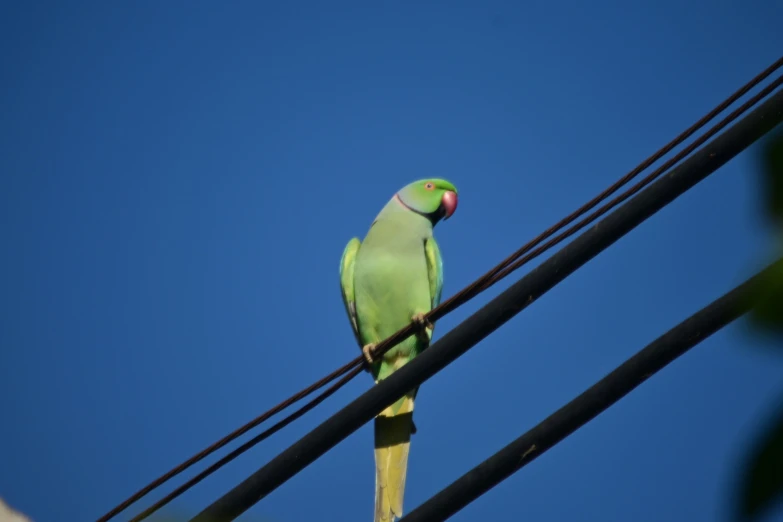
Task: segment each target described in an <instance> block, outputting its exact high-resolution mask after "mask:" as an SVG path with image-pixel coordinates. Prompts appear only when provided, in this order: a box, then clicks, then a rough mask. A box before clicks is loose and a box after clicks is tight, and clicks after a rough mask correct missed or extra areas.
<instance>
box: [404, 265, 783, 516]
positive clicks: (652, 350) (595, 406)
mask: <svg viewBox="0 0 783 522" xmlns="http://www.w3.org/2000/svg"><path fill="white" fill-rule="evenodd" d="M781 268H783V259H781V260H778V261H777V262H776V263H774V264H773V265H771V266H769V267H767V268H766V269H765V270H764V271H762V272H761V273H759V274H756V275H755V276H754V277H752V278H750V279H749V280H747V281H745V282H744V283H743V284H741V285H740V286H738V287H737V288H735V289H734V290H732V291H731V292H729V293H727V294H725V295H724V296H723V297H721V298H720V299H718V300H716V301H713V302H712V303H711V304H709V305H708V306H706V307H705V308H702V309H701V310H699V311H698V312H696V313H695V314H693V315H692V316H690V317H689V318H688V319H686V320H685V321H683V322H681V323H680V324H678V325H677V326H675V327H674V328H672V329H671V330H669V331H668V332H666V333H665V334H664V335H662V336H660V337H658V338H657V339H656V340H655V341H653V342H652V343H650V344H649V345H647V346H646V347H645V348H644V349H642V350H641V351H639V352H637V353H636V355H634V356H633V357H631V358H630V359H628V360H627V361H625V362H624V363H623V364H621V365H620V366H618V367H617V368H615V370H614V371H612V372H611V373H610V374H608V375H607V376H606V377H604V378H603V379H601V380H600V381H598V382H597V383H595V384H594V385H593V386H591V387H590V388H588V389H587V390H586V391H584V392H583V393H582V394H581V395H579V396H578V397H577V398H575V399H574V400H572V401H571V402H569V403H568V404H566V405H565V406H563V407H562V408H560V409H559V410H557V411H556V412H555V413H553V414H552V415H550V416H549V417H547V418H546V419H544V421H543V422H541V423H540V424H538V425H537V426H536V427H534V428H533V429H531V430H530V431H528V432H527V433H525V434H523V435H522V436H520V437H519V438H518V439H516V440H515V441H514V442H512V443H511V444H509V445H508V446H506V447H505V448H503V449H502V450H500V451H498V452H497V453H495V454H494V455H492V456H491V457H490V458H488V459H487V460H485V461H484V462H482V463H481V464H479V465H478V466H476V467H475V468H473V469H472V470H470V471H468V472H467V473H465V474H464V475H462V476H461V477H460V478H458V479H457V480H455V481H454V482H452V483H451V484H450V485H449V486H447V487H446V488H444V489H443V490H441V491H440V492H439V493H437V494H436V495H434V496H432V497H431V498H430V499H429V500H427V501H426V502H424V503H423V504H422V505H420V506H419V507H417V508H416V509H414V510H413V511H411V512H410V513H409V514H408V515H406V516H404V517H402V518H401V519H400V521H399V522H425V521H426V522H439V521H441V520H446V519H447V518H449V517H450V516H452V515H454V514H455V513H456V512H457V511H459V510H460V509H462V508H464V507H465V506H467V505H468V504H470V503H471V502H473V501H474V500H476V499H477V498H478V497H480V496H481V495H483V494H484V493H486V492H487V491H489V490H490V489H492V488H493V487H495V486H497V485H498V484H499V483H500V482H502V481H503V480H505V479H507V478H508V477H510V476H511V475H512V474H514V473H515V472H517V471H519V470H520V469H521V468H522V467H524V466H526V465H527V464H529V463H531V462H532V461H533V460H535V459H536V458H537V457H539V456H540V455H541V454H542V453H544V452H545V451H546V450H548V449H550V448H551V447H552V446H554V445H555V444H557V443H558V442H560V441H561V440H563V439H565V438H566V437H568V436H569V435H571V434H572V433H573V432H575V431H576V430H577V429H579V428H581V427H582V426H584V425H585V424H587V423H588V422H589V421H591V420H592V419H594V418H595V417H597V416H598V415H599V414H600V413H601V412H603V411H604V410H606V409H608V408H609V407H610V406H612V405H613V404H614V403H616V402H617V401H619V400H620V399H622V398H623V397H625V396H626V395H627V394H628V393H630V392H631V391H632V390H633V389H634V388H636V387H637V386H639V385H640V384H642V383H643V382H644V381H646V380H647V379H649V378H650V377H652V376H653V375H654V374H655V373H657V372H658V371H660V370H661V369H663V368H664V367H665V366H666V365H668V364H669V363H671V362H673V361H674V360H675V359H677V358H678V357H679V356H681V355H682V354H684V353H685V352H687V351H688V350H690V349H691V348H693V347H694V346H696V345H697V344H698V343H700V342H701V341H703V340H704V339H706V338H707V337H709V336H710V335H712V334H714V333H715V332H717V331H718V330H720V329H721V328H723V327H724V326H726V325H728V324H729V323H731V322H732V321H734V320H735V319H737V318H739V317H740V316H741V315H743V314H744V313H746V312H747V311H748V310H749V309H750V306H751V305H752V303H753V298H752V296H753V292H754V289H755V288H758V285H759V284H760V283H761V282H763V281H764V280H765V277H767V276H768V275H769V274H770V273H772V272H774V271H779V270H780V269H781Z"/></svg>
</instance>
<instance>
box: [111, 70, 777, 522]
mask: <svg viewBox="0 0 783 522" xmlns="http://www.w3.org/2000/svg"><path fill="white" fill-rule="evenodd" d="M781 66H783V57H781V58H779V59H778V60H777V61H775V63H773V64H772V65H770V66H769V67H767V69H765V70H764V71H762V72H761V73H759V74H758V75H757V76H756V77H755V78H753V79H752V80H751V81H750V82H748V83H747V84H745V85H744V86H743V87H741V88H740V89H739V90H737V91H736V92H735V93H734V94H732V95H731V96H730V97H729V98H727V99H726V100H724V101H723V102H722V103H721V104H720V105H718V106H717V107H715V108H714V109H713V110H712V111H710V112H709V113H708V114H706V115H705V116H704V117H702V118H701V119H700V120H699V121H697V122H696V123H694V124H693V125H691V127H689V128H688V129H686V130H685V131H684V132H682V133H681V134H680V135H679V136H677V137H676V138H675V139H674V140H672V141H671V142H669V143H668V144H667V145H665V146H664V147H662V148H661V149H660V150H658V151H657V152H656V153H655V154H653V155H652V156H650V157H649V158H647V159H646V160H644V161H643V162H642V163H641V164H639V165H638V166H637V167H636V168H635V169H633V170H632V171H630V172H629V173H627V174H626V175H625V176H623V177H622V178H620V179H619V180H618V181H616V182H615V183H613V184H612V185H611V186H610V187H608V188H607V189H606V190H604V191H603V192H601V193H600V194H599V195H598V196H596V197H595V198H593V199H592V200H590V201H589V202H588V203H586V204H585V205H583V206H582V207H580V208H579V209H577V210H576V211H574V212H573V213H571V214H570V215H568V216H566V217H565V218H563V219H562V220H560V221H559V222H558V223H556V224H555V225H554V226H552V227H550V228H549V229H547V230H545V231H544V232H543V233H541V234H540V235H539V236H537V237H536V238H534V239H533V240H532V241H529V242H528V243H527V244H525V245H524V246H523V247H522V248H520V249H519V250H517V251H516V252H514V253H513V254H511V255H510V256H508V257H507V258H506V259H504V260H503V261H501V262H500V263H499V264H498V265H496V266H495V267H494V268H492V269H491V270H490V271H488V272H487V273H485V274H484V275H483V276H481V277H480V278H478V279H477V280H476V281H474V282H473V283H471V284H470V285H468V286H467V287H465V288H463V289H462V290H461V291H459V292H457V293H456V294H454V295H453V296H452V297H450V298H449V299H447V300H446V301H443V302H442V303H441V304H440V305H439V306H436V307H435V308H433V309H432V310H430V312H429V313H427V314H425V316H426V317H427V319H429V320H430V321H433V322H434V321H435V320H437V319H439V318H441V317H443V316H445V315H446V314H448V313H449V312H451V311H453V310H454V309H456V308H458V307H459V306H461V305H462V304H464V303H466V302H467V301H469V300H470V299H472V298H473V297H475V296H476V295H478V294H479V293H480V292H483V291H484V290H486V289H487V288H489V287H490V286H492V285H494V284H495V283H497V282H498V281H500V280H501V279H503V278H505V277H507V276H508V275H509V274H510V273H511V272H513V271H515V270H517V269H518V268H519V267H521V266H522V265H524V264H525V263H527V262H529V261H530V260H532V259H534V258H535V257H537V256H539V255H540V254H542V253H543V252H545V251H546V250H548V249H549V248H551V247H552V246H554V245H556V244H558V243H560V242H561V241H562V240H563V239H565V238H567V237H569V236H571V235H573V234H574V233H575V232H577V231H578V230H580V229H581V228H583V227H584V226H586V225H587V224H589V223H591V222H592V221H594V220H595V219H597V218H598V217H599V216H601V215H603V214H604V213H606V212H607V211H608V210H611V208H613V207H614V206H616V205H617V204H619V203H621V202H622V201H624V200H625V199H627V198H628V197H630V196H631V195H633V194H634V193H636V192H637V191H638V190H640V189H641V188H642V187H643V186H645V185H646V184H649V183H650V182H651V181H652V180H653V179H655V178H657V177H658V176H659V175H660V173H662V172H663V170H664V168H663V167H662V168H659V169H658V170H656V173H657V174H656V173H654V177H653V175H651V176H648V177H647V178H645V180H643V182H642V183H640V184H637V185H636V186H634V188H633V189H631V190H632V192H628V193H625V194H623V195H621V196H619V197H618V198H615V199H614V200H612V202H610V204H608V205H606V206H604V207H602V208H601V209H599V211H598V212H597V213H596V214H595V215H592V216H591V217H588V218H587V220H585V221H583V222H580V223H578V224H577V225H576V226H575V227H573V228H572V229H569V230H568V231H566V232H565V233H564V234H561V235H560V236H557V237H556V238H554V239H553V240H552V241H549V242H548V243H546V244H545V245H543V247H540V248H538V249H536V250H535V251H533V252H531V253H530V255H528V256H526V257H525V258H522V259H520V257H521V256H523V255H524V254H526V253H527V252H530V251H531V250H532V249H533V248H535V247H536V246H537V245H539V244H540V243H541V242H542V241H544V240H545V239H547V238H548V237H550V236H551V235H553V234H554V233H555V232H557V231H558V230H560V229H562V228H564V227H565V226H567V225H569V224H570V223H572V222H573V221H574V220H576V219H577V218H578V217H580V216H582V215H584V214H585V213H586V212H588V211H590V210H591V209H593V208H594V207H595V206H596V205H598V204H599V203H600V202H601V201H603V200H605V199H606V198H607V197H609V196H610V195H612V194H613V193H615V192H617V190H619V189H620V188H621V187H622V186H624V185H625V184H627V183H628V182H629V181H630V180H632V179H633V178H634V177H636V176H637V175H638V174H639V173H641V172H642V171H643V170H644V169H646V168H647V167H649V166H650V165H652V164H653V163H654V162H655V161H657V160H658V159H660V158H661V157H662V156H664V155H665V154H666V153H668V152H669V151H671V150H672V149H673V148H674V147H676V146H677V145H679V144H680V143H682V142H683V141H685V140H686V139H688V138H689V137H690V136H691V135H693V133H695V132H696V131H698V130H699V129H700V128H702V127H703V126H704V125H706V124H707V123H708V122H709V121H710V120H712V119H713V118H715V116H717V115H718V114H720V113H721V112H723V111H724V110H725V109H726V108H727V107H728V106H730V105H731V104H732V103H734V102H735V101H737V99H739V98H740V97H741V96H743V95H744V94H745V93H747V92H748V91H749V90H750V89H752V88H753V87H755V86H756V85H757V84H758V83H760V82H762V81H763V80H764V79H766V78H767V77H768V76H769V75H770V74H772V73H773V72H775V70H777V69H778V68H780V67H781ZM777 81H778V82H779V81H780V78H779V79H778V80H777ZM769 89H770V87H767V88H766V89H765V91H768V90H769ZM770 92H771V91H770ZM759 96H760V95H756V97H754V99H756V102H757V101H758V100H759V99H760V97H759ZM756 102H753V103H746V104H745V105H743V107H745V109H744V110H747V108H749V107H750V106H751V105H753V104H754V103H756ZM746 106H747V107H746ZM738 110H739V109H738ZM735 112H737V111H735ZM732 114H734V113H732ZM734 117H735V118H736V116H734ZM727 123H728V122H725V123H723V126H725V125H726V124H727ZM719 125H720V124H719ZM715 132H717V130H715ZM713 134H714V132H713ZM704 141H706V138H704V139H703V140H702V141H701V142H700V143H703V142H704ZM696 146H697V145H691V146H690V147H689V150H691V151H692V150H693V149H694V148H695V147H696ZM686 150H688V149H686ZM682 157H684V155H683V153H682V152H681V153H680V154H678V156H677V158H679V159H681V158H682ZM679 159H677V160H674V161H672V160H670V161H669V162H667V164H666V165H668V166H671V165H673V164H674V163H676V161H679ZM666 168H668V167H666ZM645 181H646V182H645ZM414 329H415V326H414V324H413V323H410V324H408V325H407V326H405V327H404V328H402V329H400V330H399V331H397V332H396V333H395V334H393V335H391V336H390V337H388V338H386V339H384V340H383V341H381V342H380V343H378V344H377V345H376V347H375V351H374V354H373V355H374V357H376V358H377V357H379V356H381V355H383V354H384V353H386V352H387V351H388V350H390V349H391V348H392V347H394V346H395V345H396V344H398V343H400V342H401V341H402V340H404V339H405V338H407V337H408V336H409V335H411V334H412V333H414ZM363 364H364V357H363V356H361V355H359V356H357V357H356V358H355V359H353V360H352V361H350V362H349V363H347V364H346V365H344V366H342V367H341V368H339V369H338V370H336V371H334V372H332V373H331V374H329V375H327V376H326V377H324V378H323V379H321V380H319V381H318V382H316V383H315V384H313V385H311V386H309V387H307V388H305V389H304V390H302V391H300V392H298V393H296V394H295V395H293V396H292V397H290V398H289V399H287V400H285V401H283V402H282V403H280V404H278V405H277V406H275V407H274V408H272V409H270V410H269V411H267V412H265V413H264V414H262V415H260V416H258V417H256V418H255V419H253V420H252V421H250V422H249V423H247V424H245V425H244V426H242V427H241V428H239V429H237V430H235V431H234V432H232V433H230V434H229V435H226V436H225V437H223V438H222V439H221V440H219V441H218V442H216V443H214V444H212V445H211V446H209V447H208V448H206V449H204V450H203V451H201V452H199V453H198V454H197V455H194V456H193V457H191V458H190V459H188V460H187V461H185V462H183V463H182V464H180V465H179V466H177V467H176V468H174V469H172V470H171V471H169V472H167V473H165V474H164V475H162V476H160V477H159V478H158V479H156V480H154V481H153V482H151V483H150V484H148V485H147V486H145V487H144V488H142V489H141V490H139V491H138V492H136V493H135V494H134V495H132V496H131V497H130V498H128V499H127V500H125V501H124V502H122V503H121V504H119V505H118V506H117V507H115V508H114V509H112V510H111V511H109V512H108V513H107V514H106V515H104V516H103V517H101V518H99V519H98V522H106V521H107V520H109V519H110V518H112V517H113V516H115V515H117V514H118V513H119V512H121V511H123V510H124V509H126V508H127V507H128V506H129V505H131V504H132V503H134V502H136V501H137V500H139V499H140V498H142V497H143V496H144V495H146V494H147V493H149V492H150V491H152V490H153V489H155V488H157V487H158V486H160V485H161V484H163V483H164V482H166V481H167V480H169V479H171V478H172V477H174V476H175V475H178V474H179V473H181V472H182V471H184V470H185V469H187V468H189V467H190V466H192V465H193V464H195V463H197V462H199V461H201V460H202V459H204V458H205V457H206V456H208V455H210V454H211V453H213V452H215V451H217V450H218V449H220V448H222V447H223V446H225V445H226V444H228V443H229V442H231V441H233V440H234V439H236V438H237V437H239V436H241V435H242V434H244V433H246V432H247V431H248V430H250V429H252V428H254V427H255V426H258V425H259V424H260V423H262V422H263V421H265V420H266V419H268V418H269V417H271V416H272V415H274V414H276V413H279V412H280V411H282V410H284V409H286V408H288V407H289V406H291V405H292V404H294V403H296V402H298V401H299V400H301V399H303V398H304V397H306V396H308V395H310V394H311V393H313V392H314V391H316V390H318V389H320V388H322V387H323V386H325V385H326V384H328V383H329V382H331V381H333V380H334V379H336V378H338V377H340V376H341V375H344V374H345V373H346V372H348V371H350V370H351V369H353V368H356V367H359V366H362V365H363ZM358 373H359V372H357V373H356V374H358ZM346 382H347V381H346Z"/></svg>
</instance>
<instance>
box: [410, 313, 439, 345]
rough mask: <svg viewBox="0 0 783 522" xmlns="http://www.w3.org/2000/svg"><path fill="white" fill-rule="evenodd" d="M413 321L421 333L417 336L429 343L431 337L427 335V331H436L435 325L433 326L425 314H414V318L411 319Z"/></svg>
mask: <svg viewBox="0 0 783 522" xmlns="http://www.w3.org/2000/svg"><path fill="white" fill-rule="evenodd" d="M411 321H413V322H414V323H415V324H416V326H418V327H419V331H418V332H417V334H418V335H419V337H421V339H422V340H423V341H429V340H430V338H429V335H427V330H429V331H430V332H431V331H432V330H433V329H435V325H433V324H432V323H431V322H430V321H429V319H427V318H426V317H425V316H424V314H421V313H419V314H414V315H413V317H411Z"/></svg>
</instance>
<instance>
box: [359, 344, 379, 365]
mask: <svg viewBox="0 0 783 522" xmlns="http://www.w3.org/2000/svg"><path fill="white" fill-rule="evenodd" d="M375 346H376V343H369V344H365V345H364V346H362V353H363V354H364V360H365V361H367V366H368V367H370V366H372V363H374V362H375V360H373V358H372V352H373V351H375Z"/></svg>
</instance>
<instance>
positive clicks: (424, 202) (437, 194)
mask: <svg viewBox="0 0 783 522" xmlns="http://www.w3.org/2000/svg"><path fill="white" fill-rule="evenodd" d="M395 197H396V198H397V200H398V201H399V202H400V203H402V204H403V205H404V206H405V207H407V208H408V209H410V210H412V211H413V212H416V213H417V214H421V215H422V216H424V217H426V218H427V219H429V220H430V221H431V222H432V224H433V225H434V224H435V223H437V222H438V221H440V220H441V219H448V218H450V217H451V215H452V214H454V211H455V210H457V187H455V186H454V185H452V184H451V183H449V182H448V181H446V180H445V179H436V178H430V179H421V180H419V181H414V182H413V183H411V184H409V185H406V186H405V187H404V188H402V189H401V190H400V191H399V192H397V194H396V196H395Z"/></svg>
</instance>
